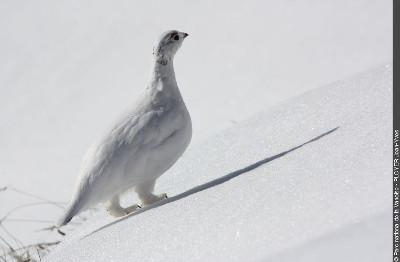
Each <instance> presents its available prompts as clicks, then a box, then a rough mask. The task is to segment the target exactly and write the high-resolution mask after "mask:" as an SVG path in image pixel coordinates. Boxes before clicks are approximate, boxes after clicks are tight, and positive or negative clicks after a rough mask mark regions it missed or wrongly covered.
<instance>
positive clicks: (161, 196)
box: [142, 193, 168, 206]
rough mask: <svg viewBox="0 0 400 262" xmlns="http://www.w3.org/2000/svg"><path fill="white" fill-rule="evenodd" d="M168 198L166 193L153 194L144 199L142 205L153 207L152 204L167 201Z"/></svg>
mask: <svg viewBox="0 0 400 262" xmlns="http://www.w3.org/2000/svg"><path fill="white" fill-rule="evenodd" d="M166 198H168V196H167V194H166V193H162V194H159V195H153V194H152V195H150V196H148V197H146V198H144V199H142V205H143V206H149V205H152V204H154V203H156V202H158V201H160V200H163V199H166Z"/></svg>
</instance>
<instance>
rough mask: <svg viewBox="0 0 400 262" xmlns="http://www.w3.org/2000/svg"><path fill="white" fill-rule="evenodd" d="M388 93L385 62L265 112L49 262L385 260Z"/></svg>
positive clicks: (89, 226) (201, 149) (198, 151)
mask: <svg viewBox="0 0 400 262" xmlns="http://www.w3.org/2000/svg"><path fill="white" fill-rule="evenodd" d="M391 94H392V67H391V65H386V66H382V67H379V68H376V69H373V70H370V71H368V72H365V73H362V74H359V75H357V76H355V77H353V78H350V79H348V80H344V81H339V82H336V83H333V84H331V85H328V86H325V87H323V88H319V89H316V90H314V91H311V92H308V93H305V94H303V95H300V96H297V97H295V98H293V99H290V100H288V101H287V102H284V103H281V104H279V105H277V106H275V107H273V108H271V109H268V110H266V111H263V112H261V113H258V114H257V115H255V116H254V117H251V118H250V119H249V120H247V121H244V122H242V123H239V124H237V125H235V126H233V127H231V128H230V129H227V130H225V131H224V132H222V133H221V134H219V135H217V136H215V137H213V138H210V139H208V140H207V141H206V142H204V143H202V144H199V145H197V146H195V147H192V148H191V149H190V150H189V151H188V152H187V153H186V154H185V155H184V156H183V158H182V160H181V161H179V162H178V164H177V165H175V166H174V167H173V168H172V169H171V170H170V171H169V172H168V174H166V175H165V176H163V177H162V178H161V179H160V183H159V184H158V187H157V190H159V191H162V192H168V193H169V195H170V198H169V199H167V200H165V201H163V202H162V203H160V204H158V205H156V206H153V207H150V208H145V209H142V210H140V211H139V212H137V213H136V214H131V215H128V216H127V217H124V218H121V219H119V220H113V221H111V220H110V219H109V218H106V217H101V216H99V217H97V220H96V217H93V219H90V220H89V221H87V222H86V223H84V224H83V225H82V226H81V227H78V228H76V229H75V231H74V233H72V234H71V235H70V236H69V238H67V239H66V241H65V242H64V243H63V244H61V246H59V247H58V248H57V250H55V251H54V252H53V253H52V254H50V255H49V256H48V257H47V260H46V261H293V260H294V259H295V260H297V261H321V260H322V259H324V258H326V257H327V256H328V257H330V258H329V259H330V260H329V261H386V259H389V258H390V254H391V248H390V242H391V235H390V234H389V232H390V230H391V229H390V228H391V222H390V210H391V204H390V203H391V201H390V200H391V196H390V193H389V192H390V190H389V188H390V185H391V176H390V174H391V168H390V166H391V159H390V155H391V127H392V124H391V110H392V95H391ZM372 247H373V248H372ZM332 251H333V252H332ZM360 251H363V252H364V253H365V254H363V255H360V254H359V252H360ZM359 258H360V259H361V260H360V259H359ZM324 261H325V260H324Z"/></svg>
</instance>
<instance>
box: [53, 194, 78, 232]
mask: <svg viewBox="0 0 400 262" xmlns="http://www.w3.org/2000/svg"><path fill="white" fill-rule="evenodd" d="M80 211H81V210H80V207H79V206H78V201H76V200H75V201H72V203H71V204H70V205H69V206H68V208H67V209H66V210H65V212H64V214H63V215H62V216H61V217H60V219H59V220H58V221H57V224H56V226H57V227H61V226H64V225H66V224H68V223H69V221H71V219H72V218H73V217H74V216H75V215H77V214H78V213H79V212H80Z"/></svg>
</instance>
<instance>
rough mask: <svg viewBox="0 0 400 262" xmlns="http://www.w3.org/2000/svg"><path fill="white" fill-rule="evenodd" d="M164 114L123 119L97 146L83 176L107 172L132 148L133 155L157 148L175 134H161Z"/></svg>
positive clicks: (82, 170)
mask: <svg viewBox="0 0 400 262" xmlns="http://www.w3.org/2000/svg"><path fill="white" fill-rule="evenodd" d="M163 114H164V112H163V111H160V110H151V111H148V112H145V113H141V114H131V115H127V116H125V117H124V118H122V119H121V120H120V121H119V122H118V123H117V124H116V125H115V126H114V128H112V129H111V131H110V132H109V133H108V134H107V135H106V136H105V137H104V138H103V139H102V140H101V142H100V143H98V144H96V145H95V146H93V147H92V148H91V149H90V150H89V151H88V153H87V155H86V157H85V159H84V161H83V163H82V169H81V172H82V173H84V174H85V173H86V175H88V174H87V173H92V174H93V173H97V174H100V173H101V171H102V170H103V169H104V168H106V166H107V165H108V164H109V162H110V161H111V160H112V159H113V158H114V157H115V156H116V155H118V154H119V153H120V152H122V151H123V150H126V149H128V148H129V151H130V152H131V153H133V152H135V151H136V150H138V149H139V148H142V147H143V146H149V147H156V146H157V144H159V143H162V141H163V140H165V139H166V138H167V137H169V136H170V135H171V133H173V132H174V130H170V131H169V130H161V128H160V126H159V125H160V119H161V118H162V117H163Z"/></svg>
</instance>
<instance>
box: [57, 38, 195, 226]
mask: <svg viewBox="0 0 400 262" xmlns="http://www.w3.org/2000/svg"><path fill="white" fill-rule="evenodd" d="M187 36H188V34H186V33H183V32H179V31H175V30H172V31H167V32H165V33H163V34H162V35H161V37H160V38H159V40H158V41H157V43H156V45H155V46H154V49H153V55H154V65H153V68H152V72H151V78H150V82H149V84H148V86H147V88H146V90H145V91H144V93H143V95H142V97H141V99H140V100H139V101H138V102H137V103H136V104H134V105H133V107H132V108H131V110H129V111H128V113H127V114H126V115H124V116H123V117H122V118H121V119H120V120H119V121H117V122H116V123H115V125H114V126H113V128H112V129H111V130H109V132H108V133H107V134H106V135H105V136H104V137H103V139H101V140H100V142H99V143H97V144H95V146H93V147H92V148H91V149H90V150H89V151H88V153H87V155H86V157H85V158H84V161H83V163H82V167H81V171H80V175H79V177H78V181H77V185H76V188H75V192H74V194H73V196H72V200H71V202H70V204H69V206H68V208H67V209H66V212H65V213H64V215H63V216H62V217H61V219H60V220H59V221H58V223H57V224H58V226H62V225H65V224H67V223H68V222H69V221H70V220H71V219H72V218H73V217H74V216H75V215H77V214H78V213H80V212H82V211H83V210H85V209H87V208H89V207H91V206H93V205H96V204H98V203H101V202H106V208H107V210H108V212H109V213H110V214H111V215H113V216H123V215H126V214H128V213H130V212H133V211H135V209H136V208H138V207H139V206H138V205H136V204H135V205H132V206H129V207H126V208H123V207H121V205H120V203H119V196H120V195H121V194H122V193H124V192H126V191H127V190H129V189H132V188H133V189H134V190H135V191H136V193H137V194H138V196H139V199H140V200H141V201H142V205H144V206H146V205H150V204H152V203H154V202H156V201H159V200H161V199H164V198H166V194H165V193H163V194H160V195H155V194H153V189H154V185H155V182H156V179H157V178H158V177H160V176H161V175H162V174H163V173H164V172H165V171H166V170H167V169H169V168H170V167H171V166H172V165H173V164H174V163H175V162H176V161H177V160H178V158H179V157H180V156H181V155H182V154H183V152H184V151H185V149H186V148H187V146H188V145H189V142H190V139H191V137H192V124H191V119H190V115H189V112H188V111H187V109H186V106H185V103H184V101H183V99H182V96H181V93H180V91H179V89H178V85H177V82H176V79H175V72H174V66H173V59H174V55H175V53H176V52H177V51H178V49H179V48H180V46H181V45H182V42H183V40H184V39H185V38H186V37H187Z"/></svg>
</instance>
